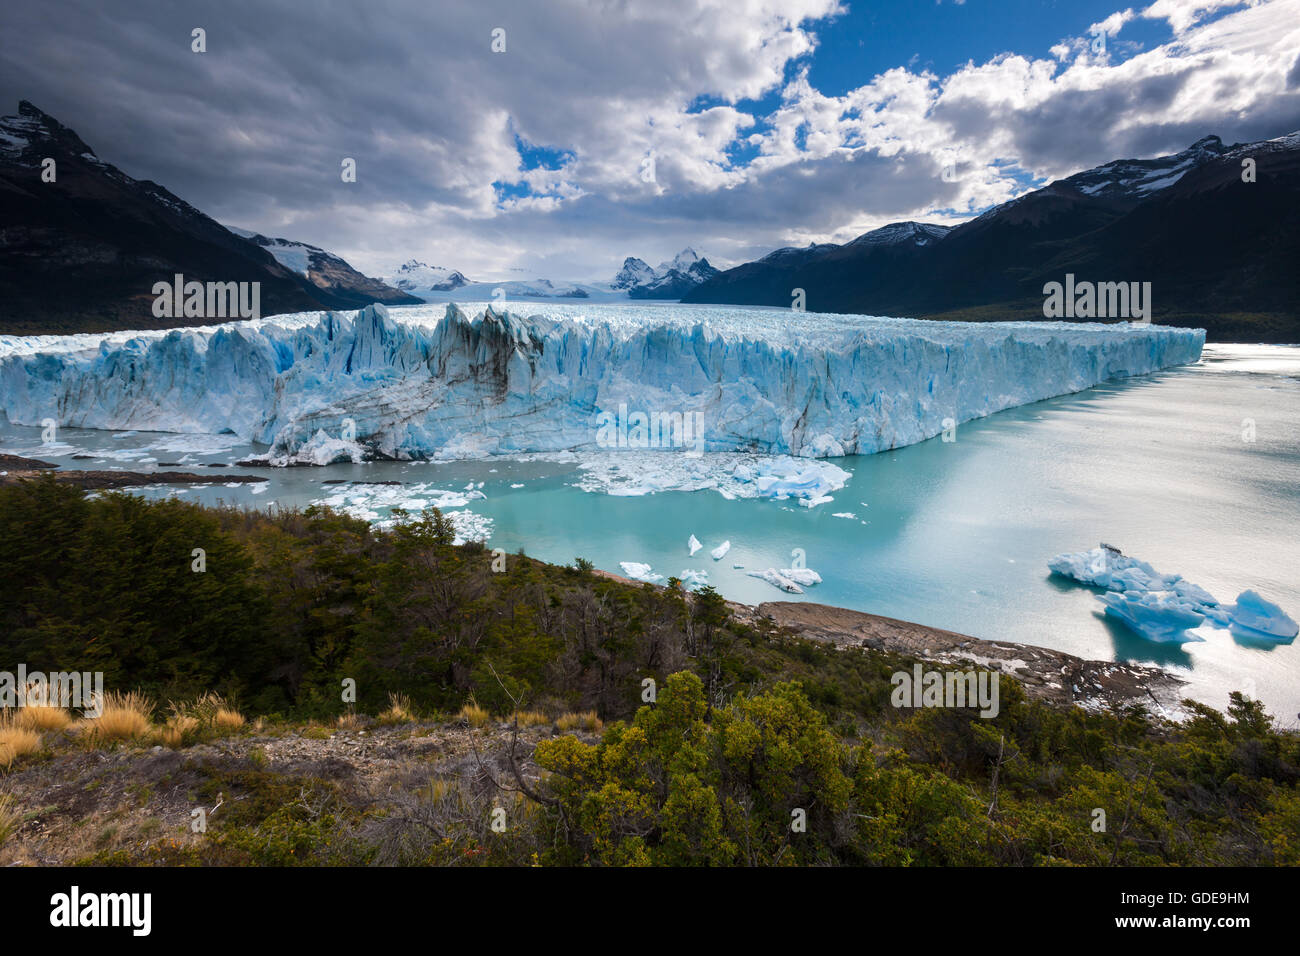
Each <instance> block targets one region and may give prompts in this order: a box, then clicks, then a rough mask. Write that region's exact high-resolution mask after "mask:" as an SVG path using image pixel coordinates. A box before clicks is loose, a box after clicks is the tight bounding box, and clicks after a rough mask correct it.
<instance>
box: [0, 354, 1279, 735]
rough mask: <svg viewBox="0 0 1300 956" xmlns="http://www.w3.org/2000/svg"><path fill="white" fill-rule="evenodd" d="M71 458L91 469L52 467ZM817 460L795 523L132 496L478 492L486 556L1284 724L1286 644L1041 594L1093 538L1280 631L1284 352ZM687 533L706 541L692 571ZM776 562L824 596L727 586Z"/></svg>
mask: <svg viewBox="0 0 1300 956" xmlns="http://www.w3.org/2000/svg"><path fill="white" fill-rule="evenodd" d="M1252 426H1253V440H1247V438H1249V437H1251V436H1250V435H1249V434H1248V432H1249V429H1250V428H1251V427H1252ZM40 438H41V436H40V430H39V429H35V428H19V427H14V426H9V425H3V426H0V446H3V447H4V450H6V451H9V452H12V453H15V454H25V455H31V456H36V457H43V458H47V459H50V460H54V461H58V462H59V463H60V464H61V465H62V466H63V467H65V468H71V467H86V468H100V469H103V468H112V467H117V468H127V469H132V470H148V469H149V468H152V467H156V466H157V464H158V463H160V462H182V464H183V467H184V469H185V470H201V469H199V468H198V467H197V465H198V463H204V462H234V461H235V460H237V459H238V458H240V457H243V456H245V455H247V454H249V453H251V452H253V451H256V450H260V449H252V448H250V447H249V446H244V445H235V444H234V440H233V439H231V438H230V437H229V436H212V437H206V436H169V435H159V434H147V433H121V434H119V435H117V436H114V435H112V434H110V433H108V432H95V431H85V430H77V429H63V430H61V431H60V432H59V435H58V438H59V442H60V444H56V445H53V446H42V445H41V441H40ZM84 453H89V454H92V455H93V456H94V457H93V458H92V459H89V460H73V459H72V457H71V456H72V455H73V454H84ZM609 454H618V453H617V452H609ZM666 454H672V453H671V452H670V453H666ZM150 459H152V460H150ZM837 464H839V465H841V467H843V468H845V469H846V470H848V471H849V472H851V473H852V479H851V480H850V481H849V483H848V485H847V486H846V487H845V488H843V489H841V490H840V491H838V492H836V493H835V495H834V499H835V500H834V501H833V502H831V503H829V504H825V505H822V506H819V507H817V508H813V509H809V508H803V507H798V506H797V503H795V502H777V501H769V500H727V499H725V498H723V497H722V496H721V495H719V494H718V493H716V492H712V491H704V492H694V493H685V492H666V493H660V494H656V495H649V496H645V497H618V496H612V495H607V494H601V493H589V492H584V491H581V490H579V489H577V488H575V487H573V482H574V481H576V480H577V477H578V474H579V473H578V471H577V468H576V466H575V465H573V464H571V463H569V464H565V463H556V462H550V461H505V460H495V459H494V460H491V461H473V462H453V463H439V464H431V463H398V462H376V463H371V464H365V465H332V466H329V467H327V468H295V469H285V470H258V473H259V474H266V475H267V476H268V477H270V479H271V481H270V483H269V487H265V486H264V490H263V491H261V492H257V493H255V492H254V490H253V488H252V487H251V486H243V487H235V488H229V487H222V486H204V487H193V486H191V487H186V488H183V489H150V490H147V491H145V492H143V493H145V494H149V495H160V494H171V493H179V494H180V495H181V496H182V497H184V498H190V499H194V500H200V501H204V502H209V503H211V502H216V501H218V500H221V501H224V502H226V503H228V504H237V505H243V504H247V505H250V506H254V507H265V506H266V505H267V504H268V503H270V502H281V503H284V504H286V505H288V504H294V505H306V504H308V503H310V502H312V501H316V500H320V499H323V498H327V497H330V496H333V495H337V494H339V493H340V492H341V491H344V490H346V489H345V488H344V487H343V486H339V485H325V484H323V483H324V482H325V481H327V480H330V479H344V480H358V481H361V480H364V481H401V482H407V483H429V484H431V485H432V486H434V487H436V488H438V489H449V490H458V489H463V488H465V486H466V485H467V484H469V483H471V482H473V483H475V485H477V483H478V482H482V483H483V485H482V492H483V494H484V495H485V496H486V497H484V498H483V499H479V500H472V501H469V502H468V503H467V505H466V506H465V508H456V509H453V510H468V511H470V512H472V513H473V514H474V515H477V516H479V517H480V519H488V520H490V537H489V539H488V544H489V546H490V547H494V548H495V547H500V548H504V549H506V551H508V552H511V553H513V552H515V551H516V550H518V549H519V548H523V549H525V550H526V552H527V553H528V554H529V555H532V556H534V557H537V558H542V559H544V560H547V561H554V562H559V563H568V562H570V561H572V560H573V558H574V557H575V556H581V557H584V558H587V559H588V560H590V561H592V562H593V563H594V564H595V565H596V566H597V567H600V568H604V569H607V570H610V571H615V572H620V573H621V568H620V562H623V561H637V562H644V563H647V564H650V565H651V566H653V568H654V569H655V571H656V572H658V573H659V574H662V575H664V576H668V575H678V576H680V575H681V573H682V572H683V571H687V570H704V571H707V572H708V576H709V583H711V584H713V585H714V586H715V587H716V588H717V589H718V590H719V591H720V592H722V593H723V594H724V595H726V596H727V597H729V598H732V599H735V600H738V601H744V602H746V603H751V604H753V603H758V602H761V601H765V600H811V601H818V602H820V603H823V604H833V605H840V606H843V607H849V608H855V609H858V610H862V611H869V612H872V613H875V614H884V615H887V616H890V617H896V618H902V619H905V620H911V621H917V622H919V623H923V624H928V625H933V626H937V627H943V628H948V629H951V630H955V631H961V632H964V633H967V634H972V635H975V636H977V637H981V638H989V639H995V640H1006V641H1017V642H1023V643H1029V644H1038V645H1042V646H1047V647H1052V648H1058V649H1060V650H1064V651H1068V652H1070V653H1073V654H1077V655H1080V656H1082V657H1087V658H1093V659H1104V660H1130V661H1138V662H1147V663H1154V664H1159V665H1162V666H1164V667H1166V668H1168V669H1170V670H1172V671H1174V672H1176V673H1178V674H1179V675H1180V676H1182V677H1184V678H1185V679H1187V680H1189V681H1190V682H1191V685H1190V686H1189V687H1188V689H1187V695H1188V696H1191V697H1195V698H1197V699H1200V700H1204V701H1206V702H1207V703H1210V704H1213V705H1215V706H1219V707H1222V706H1224V704H1225V703H1226V699H1227V694H1228V692H1229V691H1230V690H1233V689H1244V690H1246V691H1248V692H1249V693H1251V694H1252V695H1253V696H1256V697H1258V698H1260V699H1262V700H1264V701H1265V702H1266V703H1267V704H1268V706H1269V708H1270V710H1271V711H1272V712H1273V713H1274V715H1275V716H1277V717H1278V718H1279V720H1280V722H1281V723H1282V724H1283V725H1287V726H1295V725H1296V724H1297V712H1300V641H1298V642H1295V643H1292V644H1290V645H1281V646H1269V647H1260V646H1255V645H1249V644H1245V643H1242V642H1239V641H1238V640H1236V639H1234V638H1233V637H1232V636H1231V635H1230V634H1229V633H1228V632H1227V631H1226V630H1221V629H1214V628H1203V629H1202V630H1201V631H1200V632H1199V633H1201V634H1203V635H1204V636H1205V637H1206V640H1205V642H1204V643H1194V644H1186V645H1181V646H1171V645H1162V644H1153V643H1151V642H1148V641H1145V640H1143V639H1141V638H1139V637H1137V636H1135V635H1133V634H1131V633H1130V632H1128V631H1127V630H1125V629H1124V628H1123V627H1122V626H1119V625H1116V624H1113V623H1111V622H1110V621H1108V620H1106V619H1105V618H1104V617H1103V616H1102V615H1101V613H1100V608H1101V605H1100V603H1099V602H1098V601H1097V600H1096V598H1095V597H1094V596H1093V593H1094V592H1092V591H1091V590H1089V589H1087V588H1084V587H1079V586H1074V585H1071V584H1069V583H1067V582H1064V581H1061V580H1060V579H1055V578H1052V577H1050V576H1049V574H1048V571H1047V562H1048V560H1049V559H1050V558H1051V557H1052V556H1053V555H1055V554H1057V553H1059V552H1062V551H1079V550H1084V549H1087V548H1092V547H1096V546H1097V544H1098V542H1100V541H1105V542H1107V543H1109V544H1112V545H1115V546H1117V547H1119V548H1121V549H1122V550H1123V551H1124V552H1125V553H1126V554H1130V555H1134V556H1136V557H1139V558H1142V559H1143V560H1146V561H1149V562H1150V563H1151V564H1153V565H1154V566H1155V567H1156V568H1157V570H1160V571H1164V572H1177V573H1179V574H1182V575H1183V576H1184V577H1186V578H1188V579H1189V580H1191V581H1193V582H1195V583H1197V584H1199V585H1201V586H1202V587H1204V588H1206V589H1208V590H1209V591H1210V592H1211V593H1212V594H1214V595H1215V596H1216V597H1217V598H1219V599H1220V600H1221V601H1223V602H1231V601H1232V600H1234V599H1235V598H1236V595H1237V594H1238V593H1239V592H1240V591H1242V590H1245V589H1246V588H1253V589H1255V590H1257V591H1259V592H1260V593H1261V594H1263V595H1264V596H1265V597H1268V598H1270V599H1271V600H1273V601H1275V602H1277V603H1278V604H1280V605H1281V606H1282V608H1283V609H1284V610H1285V611H1287V612H1288V613H1290V614H1291V615H1292V616H1293V617H1296V616H1300V572H1298V569H1300V540H1298V539H1297V531H1298V530H1300V347H1283V346H1229V345H1220V346H1207V347H1206V350H1205V355H1204V358H1203V360H1202V362H1201V363H1200V364H1199V365H1196V366H1194V367H1188V368H1180V369H1172V370H1169V371H1166V372H1160V373H1157V374H1154V375H1149V376H1145V377H1142V378H1138V379H1130V380H1125V381H1122V382H1115V383H1109V384H1105V385H1101V386H1098V387H1096V388H1092V389H1089V390H1088V391H1086V392H1082V393H1079V394H1076V395H1070V396H1064V397H1061V398H1056V399H1050V400H1048V401H1044V402H1039V403H1037V404H1034V405H1028V406H1023V407H1021V408H1017V409H1012V410H1009V411H1005V412H1000V413H998V414H996V415H993V416H991V417H989V418H986V419H983V420H980V421H975V422H969V423H966V424H963V425H961V426H959V427H958V429H957V432H956V436H955V441H952V442H944V441H942V440H941V439H940V438H935V439H932V440H930V441H927V442H923V443H921V444H919V445H913V446H910V447H907V448H902V449H898V450H896V451H890V452H882V453H880V454H878V455H872V456H859V457H852V458H845V459H840V460H838V461H837ZM232 470H234V471H240V472H248V471H249V469H232ZM514 485H518V486H519V487H512V486H514ZM385 493H386V494H396V495H397V496H398V497H400V496H401V494H402V492H400V491H394V490H393V489H388V490H387V491H386V492H385ZM377 511H378V513H380V514H381V515H382V514H384V513H386V511H385V509H382V508H379V509H377ZM843 514H850V515H852V517H840V516H837V515H843ZM480 524H483V525H484V527H486V524H484V522H482V521H480ZM692 534H694V535H696V536H697V537H698V538H699V540H700V541H701V542H702V543H703V545H704V550H702V551H700V552H699V553H697V554H696V555H695V557H693V558H692V557H690V556H689V554H688V551H687V545H686V542H687V539H688V538H689V536H690V535H692ZM724 540H730V541H731V544H732V547H731V551H730V553H729V554H727V555H726V557H725V558H724V559H723V560H721V561H713V560H712V559H711V558H710V557H709V553H708V552H709V550H710V549H712V548H714V547H716V546H717V545H719V544H720V543H721V542H722V541H724ZM796 549H800V550H802V552H803V554H804V556H805V561H806V564H807V566H808V567H810V568H812V569H815V570H816V571H817V572H819V573H820V574H821V576H822V578H823V583H821V584H819V585H816V586H813V587H809V588H807V589H806V593H805V594H803V595H787V594H784V593H783V592H781V591H778V590H777V589H775V588H774V587H772V586H771V585H769V584H767V583H765V582H763V581H760V580H758V579H755V578H752V577H748V576H747V575H746V573H745V572H746V570H755V569H758V570H761V569H764V568H769V567H776V568H785V567H790V566H791V563H792V559H791V555H792V552H794V551H795V550H796ZM733 564H742V565H744V569H743V570H742V569H736V568H733V566H732V565H733Z"/></svg>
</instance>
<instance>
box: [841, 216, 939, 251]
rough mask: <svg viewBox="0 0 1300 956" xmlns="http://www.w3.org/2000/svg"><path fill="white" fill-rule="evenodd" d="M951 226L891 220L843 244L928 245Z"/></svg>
mask: <svg viewBox="0 0 1300 956" xmlns="http://www.w3.org/2000/svg"><path fill="white" fill-rule="evenodd" d="M950 232H952V226H940V225H937V224H936V223H932V222H911V221H908V222H891V223H890V224H889V225H887V226H881V227H880V228H879V229H873V230H871V232H864V233H863V234H862V235H860V236H858V238H856V239H852V240H850V241H849V242H847V243H845V245H849V246H869V245H876V246H893V245H900V244H903V243H908V244H910V245H913V246H928V245H930V243H932V242H937V241H938V240H940V239H942V238H943V237H944V236H946V235H948V233H950Z"/></svg>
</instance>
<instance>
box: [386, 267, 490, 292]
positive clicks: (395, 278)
mask: <svg viewBox="0 0 1300 956" xmlns="http://www.w3.org/2000/svg"><path fill="white" fill-rule="evenodd" d="M384 281H385V282H387V283H388V284H389V285H391V286H393V287H394V288H396V289H401V290H402V291H403V292H409V293H410V294H411V295H416V296H418V295H419V294H420V292H421V291H424V292H451V291H453V290H455V289H459V288H461V287H462V286H467V285H469V279H467V278H465V275H464V274H463V273H461V272H457V271H456V270H455V269H444V268H443V267H442V266H431V265H429V264H428V263H425V262H420V261H419V260H418V259H408V260H407V261H406V262H403V263H402V264H401V265H400V266H398V267H397V271H396V272H395V273H393V274H392V275H391V276H389V277H387V278H386V279H385V280H384Z"/></svg>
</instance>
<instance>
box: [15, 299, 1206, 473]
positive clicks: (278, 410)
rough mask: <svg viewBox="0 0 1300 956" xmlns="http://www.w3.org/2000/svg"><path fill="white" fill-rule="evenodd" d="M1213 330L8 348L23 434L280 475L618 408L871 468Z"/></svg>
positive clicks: (723, 322)
mask: <svg viewBox="0 0 1300 956" xmlns="http://www.w3.org/2000/svg"><path fill="white" fill-rule="evenodd" d="M1204 340H1205V333H1204V332H1203V331H1202V330H1199V329H1183V328H1173V327H1163V326H1152V325H1146V324H1132V323H1117V324H1110V325H1102V324H1072V323H1065V322H1032V323H1028V322H989V323H957V322H939V321H929V320H924V321H923V320H913V319H898V318H878V317H869V316H854V315H831V314H817V313H803V312H797V311H793V310H776V309H764V308H734V307H722V306H672V307H666V306H652V305H646V306H622V305H620V306H614V305H587V304H576V305H563V304H555V305H551V304H548V305H545V306H538V305H534V304H532V303H526V304H524V303H521V304H518V305H516V304H513V303H512V304H508V305H506V306H504V307H501V306H494V305H488V306H487V307H486V308H483V309H482V311H478V312H476V313H471V312H470V311H467V310H466V309H465V308H462V307H461V306H459V305H457V304H455V303H450V304H447V305H446V306H441V305H439V306H433V305H426V306H412V307H395V308H385V307H384V306H382V305H371V306H367V307H366V308H364V309H361V310H359V311H357V312H306V313H296V314H293V315H281V316H273V317H269V318H264V319H258V320H251V321H243V322H230V323H226V324H223V325H219V326H211V327H202V328H193V329H176V330H171V331H158V332H115V333H107V334H80V335H67V336H22V337H19V336H8V337H0V409H2V410H3V411H4V413H5V414H6V415H7V416H8V418H9V420H10V421H11V422H13V423H15V424H21V425H40V424H41V423H43V422H47V421H49V420H53V421H54V422H55V423H57V425H59V426H75V427H81V428H98V429H141V430H153V431H169V432H188V433H209V434H217V433H228V434H234V435H236V436H239V437H240V438H241V439H244V440H246V441H251V442H257V443H262V444H265V445H268V446H270V451H269V453H268V461H270V462H271V463H273V464H291V463H298V462H307V463H317V464H324V463H328V462H329V461H333V460H341V459H344V460H348V459H352V460H356V459H360V458H396V459H438V460H447V459H467V458H481V457H485V456H492V455H514V454H526V453H541V452H559V451H565V452H573V451H586V450H591V451H594V450H596V449H597V448H599V447H600V443H599V442H598V441H597V422H598V420H599V419H600V416H601V415H602V414H605V415H608V414H609V413H612V412H614V411H615V410H617V409H619V408H620V406H622V407H625V408H631V409H634V410H641V411H642V412H644V413H645V415H646V416H647V417H650V416H654V415H656V414H657V415H660V416H664V417H665V418H671V416H672V415H675V414H680V415H682V416H693V419H692V420H694V421H698V422H700V423H702V426H703V433H702V436H699V440H700V442H701V443H702V447H703V450H704V451H705V452H746V453H757V454H762V455H780V456H793V457H795V458H803V459H807V458H833V457H838V456H843V455H853V454H870V453H873V452H877V451H881V450H885V449H890V448H897V447H900V446H903V445H908V444H912V443H915V442H919V441H923V440H925V439H927V438H931V437H933V436H935V435H938V434H940V432H942V431H944V430H945V429H950V428H952V427H954V425H956V424H959V423H961V422H965V421H969V420H971V419H974V418H979V417H982V416H985V415H989V414H992V413H994V412H997V411H1000V410H1002V409H1006V408H1010V407H1013V406H1017V405H1023V404H1026V403H1029V402H1035V401H1039V400H1042V399H1046V398H1050V397H1053V396H1056V395H1062V394H1066V393H1070V392H1078V391H1082V390H1083V389H1086V388H1088V387H1090V386H1093V385H1096V384H1098V383H1100V382H1104V381H1107V380H1111V379H1117V378H1124V377H1127V376H1133V375H1142V374H1145V373H1149V372H1154V371H1157V370H1159V369H1163V368H1166V367H1169V366H1176V365H1183V364H1188V363H1194V362H1196V361H1197V360H1198V359H1199V358H1200V354H1201V348H1202V345H1203V344H1204Z"/></svg>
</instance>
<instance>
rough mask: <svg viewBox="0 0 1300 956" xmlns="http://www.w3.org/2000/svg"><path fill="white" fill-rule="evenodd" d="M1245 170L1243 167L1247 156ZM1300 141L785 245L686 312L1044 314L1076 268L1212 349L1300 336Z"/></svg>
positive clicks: (705, 287) (1121, 169)
mask: <svg viewBox="0 0 1300 956" xmlns="http://www.w3.org/2000/svg"><path fill="white" fill-rule="evenodd" d="M1247 161H1249V162H1247ZM1297 262H1300V133H1291V134H1288V135H1286V136H1279V137H1277V138H1275V139H1270V140H1265V141H1262V142H1255V143H1244V144H1237V145H1234V146H1225V145H1224V144H1223V142H1222V141H1221V140H1220V139H1219V138H1218V137H1217V136H1206V137H1203V138H1202V139H1199V140H1197V141H1196V142H1195V143H1193V144H1192V145H1191V146H1189V147H1187V148H1186V149H1184V150H1181V151H1179V152H1177V153H1174V154H1171V155H1169V156H1161V157H1155V158H1153V159H1124V160H1116V161H1114V162H1110V163H1106V164H1104V165H1102V166H1098V167H1096V168H1094V169H1089V170H1085V171H1083V172H1080V173H1076V174H1075V175H1073V176H1069V177H1067V178H1065V179H1061V180H1057V181H1055V182H1052V183H1050V184H1048V185H1047V186H1044V187H1043V188H1041V189H1036V190H1033V191H1031V192H1028V193H1026V194H1024V195H1023V196H1018V197H1016V198H1015V199H1012V200H1010V201H1009V202H1005V203H1002V204H1001V205H998V206H995V207H993V208H992V209H990V210H988V211H987V212H985V213H983V214H982V215H980V216H978V217H976V218H974V219H971V220H969V221H967V222H964V223H962V224H961V225H959V226H956V227H954V228H951V229H948V228H945V227H943V226H935V225H932V224H927V223H894V224H891V225H889V226H885V227H884V228H883V229H878V230H875V231H874V232H871V233H867V234H866V235H864V236H861V237H859V238H858V239H855V240H853V241H852V242H849V243H846V244H845V245H843V246H836V245H829V244H828V245H821V246H810V247H808V248H805V249H794V248H790V249H778V250H776V251H775V252H773V253H771V254H769V255H767V256H765V257H764V258H762V259H758V260H755V261H754V262H747V263H744V264H743V265H740V266H736V267H735V268H733V269H728V270H727V271H726V272H723V273H721V274H719V275H717V276H714V277H713V278H712V279H710V280H708V281H707V282H704V283H702V284H701V285H699V286H697V287H696V288H695V289H692V290H691V291H689V292H687V293H686V295H685V297H684V301H686V302H700V303H704V302H713V303H728V304H732V305H768V306H775V305H780V306H789V305H790V304H791V295H792V290H795V289H803V290H805V292H806V303H805V304H806V307H807V308H808V309H809V310H815V311H823V312H849V313H865V314H869V315H915V316H924V317H927V318H940V317H942V318H952V319H975V320H988V319H993V318H999V319H1016V318H1026V319H1028V318H1038V317H1041V315H1042V306H1043V292H1042V290H1043V288H1044V285H1045V284H1046V283H1048V282H1052V281H1058V282H1059V281H1062V280H1063V279H1064V278H1065V276H1066V274H1067V273H1069V274H1073V275H1075V276H1077V277H1078V278H1080V279H1083V280H1089V281H1094V282H1117V281H1126V282H1131V281H1136V280H1141V281H1143V282H1150V283H1151V284H1152V288H1153V303H1154V306H1153V308H1154V313H1153V314H1154V317H1155V320H1156V321H1159V322H1168V323H1171V324H1172V323H1176V324H1181V325H1191V326H1196V327H1200V328H1205V329H1207V330H1208V332H1209V333H1210V335H1211V337H1212V339H1214V340H1218V341H1257V342H1258V341H1272V342H1294V341H1296V340H1297V338H1300V269H1297V268H1296V263H1297Z"/></svg>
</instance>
